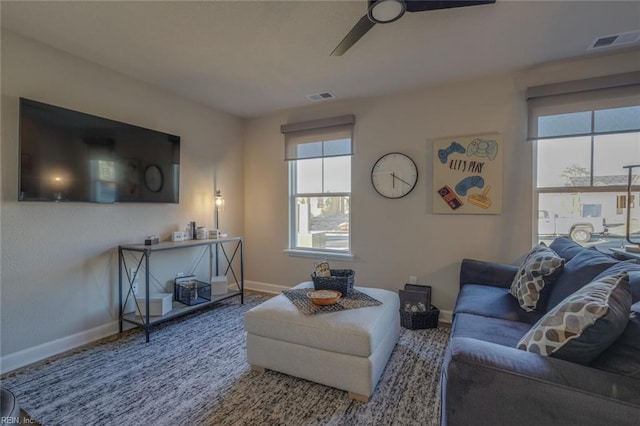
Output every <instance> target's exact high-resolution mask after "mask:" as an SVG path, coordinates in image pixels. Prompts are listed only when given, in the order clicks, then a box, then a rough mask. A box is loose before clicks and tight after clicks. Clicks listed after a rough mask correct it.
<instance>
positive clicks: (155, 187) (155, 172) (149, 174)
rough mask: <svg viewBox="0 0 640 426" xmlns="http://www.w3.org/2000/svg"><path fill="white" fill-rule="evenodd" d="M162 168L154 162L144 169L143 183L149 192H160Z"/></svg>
mask: <svg viewBox="0 0 640 426" xmlns="http://www.w3.org/2000/svg"><path fill="white" fill-rule="evenodd" d="M163 179H164V178H163V176H162V170H160V167H158V166H156V165H155V164H151V165H150V166H147V168H146V169H144V185H145V186H146V187H147V189H148V190H149V191H151V192H160V190H161V189H162V183H163Z"/></svg>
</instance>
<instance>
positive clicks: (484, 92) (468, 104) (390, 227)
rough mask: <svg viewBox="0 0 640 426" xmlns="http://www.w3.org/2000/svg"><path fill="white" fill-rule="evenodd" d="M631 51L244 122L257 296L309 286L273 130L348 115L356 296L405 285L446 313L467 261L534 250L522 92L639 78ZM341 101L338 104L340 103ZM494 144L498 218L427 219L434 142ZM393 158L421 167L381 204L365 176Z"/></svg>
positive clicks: (250, 270) (251, 267)
mask: <svg viewBox="0 0 640 426" xmlns="http://www.w3.org/2000/svg"><path fill="white" fill-rule="evenodd" d="M637 58H638V50H635V51H633V52H629V51H625V52H622V53H620V52H618V54H615V55H608V56H598V57H591V58H590V59H583V60H572V61H563V62H557V63H552V64H545V65H542V66H539V67H536V68H535V69H530V70H522V71H519V72H512V73H505V74H502V75H494V76H488V77H486V78H482V79H478V80H474V81H467V82H459V83H455V84H446V85H441V86H437V87H427V88H423V89H420V90H415V91H412V92H407V93H399V94H393V95H388V96H383V97H376V98H367V99H359V100H354V101H331V102H326V103H323V104H319V105H316V106H313V107H308V108H299V109H294V110H289V111H283V112H279V113H275V114H273V115H269V116H266V117H262V118H257V119H253V120H249V121H248V122H247V123H246V130H245V141H244V143H245V164H244V169H245V205H246V206H247V208H246V209H245V214H244V229H245V237H246V247H247V259H249V262H248V267H247V269H246V271H247V277H248V279H249V280H251V281H256V282H255V283H252V285H254V286H262V287H263V288H269V287H270V286H284V287H290V286H293V285H295V284H297V283H298V282H301V281H306V280H308V279H309V273H310V272H311V270H312V266H313V265H312V260H311V259H306V258H299V257H290V256H288V255H287V254H285V253H283V251H282V250H283V249H285V248H286V247H287V241H288V236H287V233H288V224H287V223H288V222H287V221H288V211H287V179H288V178H287V165H286V163H285V162H284V161H283V152H284V149H283V136H282V134H280V132H279V129H280V125H281V124H284V123H292V122H297V121H304V120H311V119H318V118H324V117H331V116H337V115H342V114H355V115H356V125H355V136H354V141H355V155H354V156H353V163H352V175H353V177H352V202H351V215H352V218H351V230H352V250H353V253H354V254H355V256H356V259H355V260H354V261H353V262H337V261H332V262H331V264H332V266H335V267H342V268H352V269H354V270H355V272H356V285H367V286H373V287H380V288H387V289H391V290H397V289H399V288H401V287H402V286H403V285H404V283H405V282H406V281H407V279H408V276H409V275H417V276H418V282H419V283H421V284H427V285H431V286H433V302H434V304H435V305H436V306H438V307H439V308H440V309H441V310H451V308H452V307H453V304H454V301H455V297H456V296H457V293H458V273H459V266H460V261H461V259H462V258H464V257H471V258H479V259H483V260H489V261H501V262H514V261H516V260H518V258H519V257H520V255H521V254H523V253H524V252H526V250H527V249H528V248H530V246H531V243H532V238H533V237H532V205H533V200H532V198H533V195H532V194H533V193H532V175H533V166H532V165H533V148H532V144H531V143H530V142H526V141H525V132H526V124H525V122H526V102H525V89H526V88H527V87H528V86H532V85H537V84H546V83H551V82H558V81H565V80H574V79H580V78H587V77H591V76H597V75H606V74H615V73H620V72H627V71H631V70H634V69H638V68H639V67H640V63H639V62H638V60H637ZM337 95H338V96H339V93H338V94H337ZM492 132H499V133H501V134H502V135H503V141H504V151H503V167H504V177H503V212H502V214H500V215H493V216H490V215H484V216H475V215H473V216H472V215H465V216H454V215H434V214H432V213H431V211H432V206H431V196H430V195H427V194H431V190H432V170H431V164H432V154H431V143H430V142H431V141H433V140H434V139H437V138H440V137H448V136H458V135H470V134H483V133H492ZM391 151H400V152H403V153H405V154H408V155H409V156H411V157H412V158H413V159H414V161H415V162H416V163H417V165H418V170H419V182H418V185H417V186H416V188H415V189H414V191H413V192H412V193H411V194H409V195H408V196H407V197H405V198H402V199H398V200H389V199H385V198H382V197H381V196H379V195H377V193H376V192H375V190H374V189H373V188H372V186H371V182H370V172H371V167H372V166H373V164H374V162H375V161H376V160H377V159H378V158H379V157H380V156H382V155H383V154H385V153H387V152H391Z"/></svg>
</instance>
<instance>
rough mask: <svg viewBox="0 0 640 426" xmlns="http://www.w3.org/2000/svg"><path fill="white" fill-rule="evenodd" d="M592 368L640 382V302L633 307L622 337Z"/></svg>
mask: <svg viewBox="0 0 640 426" xmlns="http://www.w3.org/2000/svg"><path fill="white" fill-rule="evenodd" d="M590 366H591V367H594V368H599V369H600V370H605V371H609V372H612V373H618V374H623V375H625V376H629V377H633V378H634V379H638V380H640V302H639V303H636V304H634V305H633V306H631V313H630V315H629V322H628V323H627V327H626V328H625V329H624V332H623V333H622V335H621V336H620V337H619V338H618V340H616V341H615V342H614V343H613V344H612V345H611V346H609V348H607V349H606V350H605V351H604V352H603V353H602V354H601V355H600V356H599V357H598V358H596V359H595V360H594V361H593V362H592V363H591V364H590Z"/></svg>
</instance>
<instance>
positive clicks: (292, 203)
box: [285, 155, 354, 260]
mask: <svg viewBox="0 0 640 426" xmlns="http://www.w3.org/2000/svg"><path fill="white" fill-rule="evenodd" d="M336 157H349V166H350V171H349V179H350V181H351V182H350V184H349V187H351V183H352V181H353V173H351V166H352V165H353V160H352V158H353V155H340V156H332V157H320V158H321V159H322V162H323V167H322V174H323V176H322V178H323V180H324V160H325V158H336ZM304 160H306V159H300V160H290V161H289V167H288V173H289V187H288V188H289V189H288V192H289V194H288V202H289V209H288V210H289V239H288V248H287V249H286V250H285V252H287V253H288V254H289V255H292V256H299V257H310V258H317V257H318V256H321V257H323V258H327V259H335V260H353V258H354V255H353V252H352V244H351V242H352V229H351V228H352V227H351V206H352V200H353V197H352V191H349V192H304V193H302V192H301V193H298V192H296V191H297V171H298V169H297V168H298V161H304ZM305 197H349V218H348V222H349V232H348V245H349V247H348V250H337V249H330V248H317V247H316V248H309V247H300V246H298V245H297V244H296V243H297V238H296V235H297V225H298V217H297V215H298V212H297V211H296V207H297V200H298V198H305Z"/></svg>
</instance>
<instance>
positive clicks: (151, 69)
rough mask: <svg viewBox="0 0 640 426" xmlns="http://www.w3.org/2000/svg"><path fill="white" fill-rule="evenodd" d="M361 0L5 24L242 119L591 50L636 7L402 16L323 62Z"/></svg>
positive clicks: (23, 7)
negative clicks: (314, 97) (323, 97)
mask: <svg viewBox="0 0 640 426" xmlns="http://www.w3.org/2000/svg"><path fill="white" fill-rule="evenodd" d="M365 11H366V1H365V0H357V1H348V0H346V1H200V2H188V1H164V2H150V1H137V2H122V1H100V2H96V1H84V2H78V1H46V2H29V1H5V0H2V2H1V3H0V14H1V18H2V27H4V28H7V29H9V30H11V31H13V32H16V33H18V34H21V35H23V36H26V37H29V38H32V39H35V40H38V41H41V42H42V43H45V44H48V45H51V46H54V47H56V48H59V49H62V50H64V51H67V52H69V53H72V54H74V55H76V56H79V57H82V58H85V59H87V60H89V61H93V62H96V63H98V64H102V65H104V66H106V67H109V68H111V69H113V70H116V71H119V72H121V73H124V74H127V75H130V76H132V77H135V78H138V79H140V80H143V81H146V82H148V83H151V84H154V85H157V86H160V87H163V88H165V89H167V90H169V91H171V92H174V93H177V94H180V95H182V96H185V97H187V98H190V99H193V100H195V101H198V102H201V103H203V104H206V105H209V106H211V107H214V108H217V109H221V110H223V111H227V112H229V113H231V114H234V115H238V116H241V117H253V116H259V115H263V114H266V113H269V112H272V111H275V110H279V109H284V108H291V107H297V106H302V105H308V104H309V103H310V101H308V100H307V99H306V98H305V95H308V94H313V93H318V92H323V91H331V92H332V93H334V94H335V95H336V96H337V97H338V98H339V99H347V98H354V97H363V96H370V95H379V94H384V93H390V92H395V91H403V90H410V89H411V88H414V87H421V86H425V85H430V84H437V83H441V82H445V81H452V80H460V79H470V78H474V77H478V76H482V75H487V74H490V73H495V72H502V71H508V70H514V69H523V68H526V67H530V66H533V65H536V64H540V63H543V62H548V61H554V60H560V59H565V58H573V57H579V56H584V55H589V54H594V52H593V51H589V50H587V47H588V46H589V45H590V44H591V43H592V42H593V41H594V39H595V38H597V37H601V36H606V35H611V34H616V33H620V32H626V31H633V30H637V29H640V2H639V1H623V2H615V1H586V2H583V1H516V0H498V1H497V3H496V4H494V5H483V6H474V7H466V8H456V9H447V10H439V11H430V12H418V13H407V14H405V15H404V16H403V17H402V18H400V19H399V20H398V21H396V22H394V23H391V24H386V25H381V24H379V25H376V26H375V27H374V28H373V29H372V30H371V31H370V32H369V33H368V34H366V35H365V36H364V37H363V38H362V39H361V40H360V41H359V42H358V43H356V45H355V46H354V47H353V48H351V50H349V51H348V52H347V53H346V54H345V55H344V56H341V57H332V56H330V55H329V54H330V53H331V51H332V50H333V48H334V47H335V46H336V45H337V44H338V43H339V42H340V40H342V38H343V37H344V36H345V35H346V33H347V32H348V31H349V30H350V29H351V27H352V26H353V25H354V24H355V23H356V22H357V20H358V19H360V17H361V16H363V15H364V14H365Z"/></svg>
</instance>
